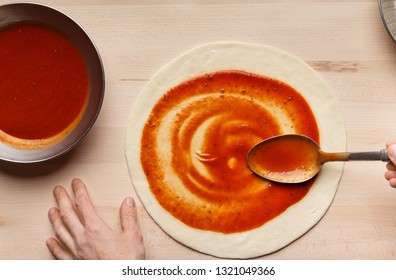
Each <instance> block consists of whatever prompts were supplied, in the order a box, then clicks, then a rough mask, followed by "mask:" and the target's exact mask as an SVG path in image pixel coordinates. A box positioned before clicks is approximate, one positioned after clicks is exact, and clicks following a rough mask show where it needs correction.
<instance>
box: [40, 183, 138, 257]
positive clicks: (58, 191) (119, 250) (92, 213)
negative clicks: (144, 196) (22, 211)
mask: <svg viewBox="0 0 396 280" xmlns="http://www.w3.org/2000/svg"><path fill="white" fill-rule="evenodd" d="M72 188H73V192H74V195H75V205H74V203H73V202H72V200H71V199H70V197H69V195H68V193H67V192H66V190H65V188H63V187H62V186H56V187H55V188H54V196H55V199H56V201H57V203H58V208H55V207H53V208H50V209H49V211H48V216H49V219H50V221H51V223H52V225H53V227H54V230H55V234H56V237H57V239H55V238H53V237H50V238H48V239H47V246H48V248H49V250H50V251H51V252H52V254H53V255H54V256H55V258H57V259H144V256H145V251H144V245H143V238H142V235H141V233H140V230H139V227H138V224H137V213H136V205H135V201H134V200H133V198H132V197H127V198H126V199H125V200H124V201H123V202H122V204H121V207H120V219H121V227H122V231H121V232H116V231H114V230H113V229H111V228H110V227H109V226H108V225H107V224H106V223H105V222H104V221H103V220H102V219H101V218H100V217H99V216H98V214H97V213H96V210H95V208H94V206H93V205H92V202H91V200H90V198H89V196H88V191H87V188H86V186H85V184H84V183H83V182H82V181H81V180H80V179H74V180H73V181H72ZM74 206H75V207H74Z"/></svg>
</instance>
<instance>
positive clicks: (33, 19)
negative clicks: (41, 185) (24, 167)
mask: <svg viewBox="0 0 396 280" xmlns="http://www.w3.org/2000/svg"><path fill="white" fill-rule="evenodd" d="M104 80H105V79H104V69H103V63H102V60H101V57H100V54H99V52H98V50H97V48H96V46H95V44H94V43H93V41H92V40H91V39H90V37H89V36H88V35H87V33H86V32H85V31H84V30H83V29H82V27H81V26H80V25H78V24H77V23H76V22H75V21H74V20H73V19H71V18H70V17H69V16H67V15H66V14H64V13H62V12H60V11H58V10H56V9H54V8H52V7H49V6H44V5H41V4H31V3H16V4H6V5H2V6H0V160H5V161H10V162H18V163H34V162H42V161H47V160H50V159H53V158H56V157H59V156H61V155H63V154H65V153H67V152H68V151H70V150H72V149H73V148H74V147H75V146H76V145H77V144H78V143H80V142H81V140H82V139H83V138H84V137H85V136H86V135H87V133H88V132H89V131H90V129H91V128H92V126H93V125H94V123H95V121H96V119H97V117H98V114H99V112H100V109H101V106H102V102H103V98H104Z"/></svg>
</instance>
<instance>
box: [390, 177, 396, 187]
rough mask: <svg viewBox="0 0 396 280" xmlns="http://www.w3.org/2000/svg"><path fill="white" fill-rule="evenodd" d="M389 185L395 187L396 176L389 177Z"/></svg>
mask: <svg viewBox="0 0 396 280" xmlns="http://www.w3.org/2000/svg"><path fill="white" fill-rule="evenodd" d="M389 185H390V186H391V187H392V188H396V178H392V179H390V180H389Z"/></svg>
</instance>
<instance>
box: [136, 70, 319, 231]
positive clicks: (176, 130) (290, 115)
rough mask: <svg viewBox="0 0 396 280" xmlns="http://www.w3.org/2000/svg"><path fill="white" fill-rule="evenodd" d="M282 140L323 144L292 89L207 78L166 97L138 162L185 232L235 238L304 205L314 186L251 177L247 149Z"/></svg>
mask: <svg viewBox="0 0 396 280" xmlns="http://www.w3.org/2000/svg"><path fill="white" fill-rule="evenodd" d="M285 133H299V134H304V135H307V136H309V137H311V138H312V139H314V140H315V141H316V142H319V131H318V127H317V124H316V120H315V117H314V115H313V113H312V111H311V109H310V107H309V105H308V103H307V102H306V100H305V99H304V98H303V97H302V96H301V95H300V94H299V93H298V92H297V91H296V90H295V89H293V88H292V87H290V86H289V85H287V84H285V83H283V82H281V81H278V80H275V79H271V78H268V77H265V76H261V75H257V74H252V73H247V72H244V71H218V72H214V73H210V74H206V75H202V76H199V77H196V78H193V79H191V80H188V81H185V82H183V83H182V84H180V85H178V86H176V87H174V88H172V89H171V90H169V91H168V92H166V93H165V94H164V95H163V97H162V98H161V99H160V100H159V101H158V102H157V103H156V105H155V106H154V108H153V109H152V111H151V114H150V117H149V119H148V120H147V122H146V124H145V127H144V129H143V136H142V139H141V163H142V166H143V169H144V172H145V174H146V177H147V180H148V183H149V185H150V189H151V192H152V193H153V194H154V196H155V197H156V199H157V200H158V202H159V203H160V204H161V206H162V207H163V208H164V209H165V210H166V211H168V212H169V213H170V214H172V215H173V216H174V217H175V218H177V219H179V220H180V221H182V222H183V223H185V224H186V225H188V226H190V227H193V228H197V229H202V230H209V231H214V232H222V233H234V232H242V231H247V230H251V229H253V228H256V227H259V226H261V225H263V224H265V223H266V222H268V221H270V220H271V219H273V218H275V217H277V216H278V215H280V214H281V213H283V212H284V211H285V210H286V209H287V208H289V207H290V206H292V205H293V204H295V203H297V202H298V201H300V200H301V199H302V198H303V197H304V196H305V195H306V194H307V192H308V191H309V189H310V187H311V185H312V184H313V180H311V181H309V182H307V183H304V184H300V185H298V186H287V185H283V184H276V183H270V182H268V181H265V180H262V179H260V178H259V177H257V176H255V175H254V174H252V173H251V172H250V170H249V169H248V167H247V165H246V156H247V153H248V151H249V149H250V148H251V147H252V146H253V145H254V144H256V143H258V142H259V141H261V140H263V139H266V138H269V137H272V136H276V135H280V134H285Z"/></svg>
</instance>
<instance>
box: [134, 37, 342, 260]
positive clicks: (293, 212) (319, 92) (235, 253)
mask: <svg viewBox="0 0 396 280" xmlns="http://www.w3.org/2000/svg"><path fill="white" fill-rule="evenodd" d="M231 69H232V70H242V71H246V72H251V73H257V74H260V75H264V76H267V77H271V78H274V79H277V80H280V81H282V82H284V83H286V84H288V85H290V86H292V87H293V88H294V89H296V90H297V91H298V92H299V93H300V94H301V95H302V96H303V97H304V98H305V99H306V101H307V102H308V104H309V105H310V107H311V110H312V112H313V114H314V115H315V117H316V121H317V125H318V128H319V133H320V134H319V137H320V144H321V148H322V149H323V150H326V151H343V150H345V148H346V130H345V125H344V121H343V117H342V112H341V110H340V108H339V106H338V102H337V100H336V97H335V96H334V95H333V94H332V92H331V91H330V90H329V89H328V87H327V85H326V83H325V82H324V81H323V79H322V78H321V77H320V76H319V75H318V74H317V73H316V72H315V71H314V70H313V69H312V68H311V67H309V66H308V65H307V64H306V63H304V62H303V61H301V60H300V59H298V58H296V57H294V56H292V55H290V54H288V53H286V52H284V51H281V50H279V49H276V48H273V47H269V46H262V45H255V44H245V43H238V42H224V43H211V44H207V45H203V46H199V47H197V48H194V49H192V50H190V51H188V52H186V53H184V54H182V55H181V56H179V57H178V58H176V59H174V60H173V61H171V62H170V63H168V64H167V65H166V66H165V67H163V68H162V69H161V70H160V71H159V72H158V73H157V74H155V75H154V77H153V78H152V79H151V81H150V82H149V83H148V84H147V86H146V87H145V88H144V89H143V91H142V92H141V94H140V95H139V97H138V98H137V100H136V102H135V104H134V107H133V108H132V111H131V115H130V118H129V121H128V127H127V136H126V158H127V163H128V168H129V173H130V177H131V180H132V183H133V185H134V187H135V189H136V192H137V194H138V196H139V198H140V199H141V201H142V203H143V205H144V206H145V208H146V210H147V211H148V213H149V214H150V215H151V217H152V218H153V219H154V221H155V222H156V223H157V224H158V225H159V226H160V227H161V228H162V229H163V230H164V231H165V232H167V233H168V234H169V235H170V236H171V237H173V238H174V239H175V240H177V241H179V242H180V243H182V244H184V245H186V246H188V247H190V248H192V249H195V250H197V251H200V252H202V253H206V254H210V255H213V256H217V257H225V258H253V257H258V256H262V255H265V254H269V253H272V252H274V251H277V250H279V249H281V248H283V247H284V246H286V245H288V244H290V243H291V242H292V241H294V240H295V239H297V238H299V237H300V236H301V235H303V234H304V233H306V232H307V231H308V230H309V229H310V228H312V227H313V226H314V225H315V224H316V223H317V222H318V221H319V220H320V219H321V218H322V217H323V215H324V214H325V213H326V211H327V209H328V207H329V206H330V204H331V202H332V200H333V198H334V195H335V193H336V191H337V187H338V183H339V180H340V178H341V176H342V171H343V164H342V163H329V164H326V165H325V166H324V167H323V169H322V171H321V172H320V174H319V175H318V177H317V179H316V181H315V182H314V185H313V186H312V187H311V189H310V191H309V192H308V193H307V195H306V196H305V197H304V198H303V199H302V200H300V201H299V202H298V203H296V204H294V205H292V206H291V207H289V208H288V209H287V210H286V211H285V212H283V213H282V214H281V215H279V216H277V217H276V218H274V219H273V220H270V221H269V222H267V223H265V224H263V225H262V226H260V227H258V228H255V229H252V230H249V231H243V232H237V233H228V234H224V233H219V232H212V231H205V230H200V229H196V228H192V227H189V226H187V225H186V224H184V223H182V222H181V221H179V220H178V219H176V218H175V217H174V216H172V215H171V214H169V213H168V212H167V211H166V210H165V209H164V208H163V207H162V206H161V205H160V204H159V203H158V201H157V199H156V197H155V196H154V195H153V193H152V192H151V190H150V186H149V185H148V182H147V178H146V175H145V173H144V171H143V168H142V164H141V158H140V155H141V137H142V131H143V128H144V126H145V124H146V122H147V120H148V118H149V116H150V113H151V111H152V109H153V107H154V106H155V104H156V103H157V101H158V100H159V99H160V98H161V97H162V96H163V95H164V94H165V93H166V92H168V90H169V89H171V88H173V87H175V86H177V85H178V84H180V83H182V82H184V81H186V80H188V79H190V78H193V77H196V76H198V75H202V74H205V73H210V72H215V71H219V70H231Z"/></svg>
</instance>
